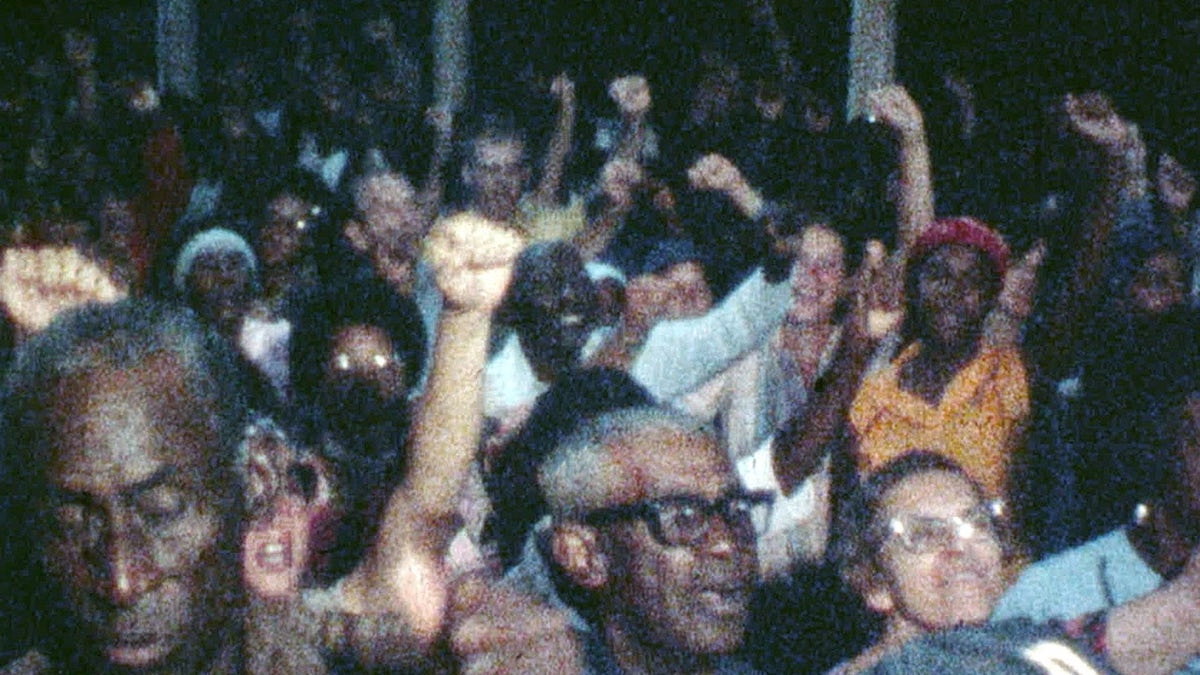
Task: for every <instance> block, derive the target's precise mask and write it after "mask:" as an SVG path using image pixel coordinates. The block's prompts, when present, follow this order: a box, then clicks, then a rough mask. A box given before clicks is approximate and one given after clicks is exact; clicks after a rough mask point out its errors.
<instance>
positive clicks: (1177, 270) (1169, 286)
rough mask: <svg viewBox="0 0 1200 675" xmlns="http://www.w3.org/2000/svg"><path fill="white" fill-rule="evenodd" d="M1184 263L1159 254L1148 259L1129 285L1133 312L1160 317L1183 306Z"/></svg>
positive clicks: (1172, 257)
mask: <svg viewBox="0 0 1200 675" xmlns="http://www.w3.org/2000/svg"><path fill="white" fill-rule="evenodd" d="M1184 293H1185V289H1184V280H1183V262H1182V261H1181V260H1180V259H1179V256H1177V255H1175V254H1173V253H1160V254H1158V255H1155V256H1152V257H1151V258H1149V259H1147V260H1146V262H1144V263H1142V266H1141V268H1139V269H1138V272H1137V274H1136V275H1135V276H1134V277H1133V281H1132V282H1131V283H1130V284H1129V296H1130V301H1131V302H1132V303H1133V309H1134V311H1135V312H1138V313H1141V314H1151V315H1153V314H1161V313H1163V312H1166V311H1168V310H1171V309H1174V308H1176V307H1178V306H1179V305H1180V304H1182V303H1183V298H1184Z"/></svg>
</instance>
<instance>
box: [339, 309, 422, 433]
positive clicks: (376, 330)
mask: <svg viewBox="0 0 1200 675" xmlns="http://www.w3.org/2000/svg"><path fill="white" fill-rule="evenodd" d="M407 382H408V378H407V374H406V372H405V367H404V361H402V360H401V359H400V358H399V357H398V356H397V355H396V352H395V347H394V345H393V344H392V340H391V338H390V337H389V336H388V334H387V331H385V330H384V329H382V328H380V327H378V326H368V325H362V324H356V325H352V326H346V327H344V328H342V329H341V330H339V331H338V332H337V333H336V334H335V335H334V338H333V341H332V343H331V345H330V350H329V354H328V358H327V359H326V362H325V381H324V383H323V390H324V396H325V407H326V411H327V413H328V414H329V415H330V417H331V418H335V419H336V420H339V421H341V422H344V423H345V425H346V426H347V427H348V428H347V429H345V431H351V430H355V431H359V432H361V431H364V429H363V428H362V427H363V426H364V425H367V426H373V425H375V424H380V423H386V422H389V421H392V420H391V419H390V418H391V417H392V416H393V415H394V414H396V406H398V405H403V402H404V395H405V393H406V392H407Z"/></svg>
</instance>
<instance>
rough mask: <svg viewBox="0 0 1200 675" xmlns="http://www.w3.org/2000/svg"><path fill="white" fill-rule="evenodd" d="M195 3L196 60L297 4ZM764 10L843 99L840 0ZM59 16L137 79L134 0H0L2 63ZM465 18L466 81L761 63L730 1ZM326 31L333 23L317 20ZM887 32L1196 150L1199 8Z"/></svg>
mask: <svg viewBox="0 0 1200 675" xmlns="http://www.w3.org/2000/svg"><path fill="white" fill-rule="evenodd" d="M199 3H200V12H201V15H202V25H201V29H202V36H203V37H202V45H203V52H202V54H203V58H204V60H205V61H206V62H208V63H211V62H212V61H213V60H214V59H219V58H222V57H223V56H224V55H226V54H228V53H230V52H231V51H233V50H254V51H261V52H264V53H273V52H274V51H275V50H278V49H280V48H281V44H280V41H281V40H284V39H286V38H285V36H286V31H285V30H284V29H283V27H282V25H281V23H282V18H281V17H282V16H283V15H284V12H286V11H287V10H288V9H289V8H290V7H292V6H294V5H295V4H296V3H295V2H294V1H289V2H283V1H281V0H199ZM325 4H326V7H327V8H331V9H332V11H331V12H330V13H329V14H330V16H332V17H339V18H343V17H344V18H345V19H347V20H346V21H345V22H344V23H346V24H350V23H351V22H350V21H349V19H350V18H352V17H355V16H357V15H359V13H360V12H362V11H365V10H367V9H369V8H370V7H372V6H373V5H375V6H377V5H383V6H385V7H387V8H389V10H391V11H393V12H394V13H395V15H396V16H397V17H398V21H397V23H399V24H401V25H402V29H403V30H406V31H408V32H409V34H410V35H412V36H415V37H417V38H418V39H420V38H421V37H422V36H425V35H427V34H428V26H429V18H430V14H431V4H432V3H430V2H422V1H414V0H395V1H394V2H386V3H381V2H378V1H377V0H348V1H342V2H334V1H332V0H331V1H330V2H327V3H325ZM775 6H776V11H777V13H778V15H779V17H780V21H781V23H782V24H783V26H784V28H785V30H786V31H787V32H788V34H789V35H790V36H791V38H792V42H793V47H794V51H795V54H796V56H797V58H798V60H799V62H800V64H801V66H802V70H803V71H804V73H805V75H806V81H807V83H808V84H809V85H810V86H811V87H812V88H814V89H816V90H818V91H822V92H825V93H827V94H830V95H832V96H834V97H837V98H838V99H839V100H838V106H839V108H840V106H841V102H840V96H842V95H843V93H844V92H843V90H844V84H843V82H844V79H845V73H846V58H845V53H846V46H847V44H848V26H849V18H850V17H849V13H850V10H849V2H848V0H775ZM72 22H78V23H83V24H86V25H90V26H92V27H94V28H96V29H98V30H97V32H98V33H100V34H101V35H102V36H103V38H102V39H103V41H104V43H103V44H102V55H103V57H104V58H106V59H107V62H108V63H109V64H110V66H112V67H119V68H123V69H126V70H134V71H136V70H139V69H140V70H142V71H143V72H145V73H146V74H149V73H148V72H147V71H149V68H150V67H151V66H149V65H148V64H152V63H153V31H154V7H153V2H147V1H145V0H107V1H104V2H99V1H93V2H67V1H65V0H37V1H32V0H4V2H0V25H2V26H3V33H2V34H0V40H2V43H0V44H2V45H3V49H4V55H5V56H6V57H7V58H6V63H8V64H9V67H11V64H13V63H20V62H21V61H22V60H23V59H25V58H27V55H28V54H29V53H30V51H31V50H37V49H45V48H46V47H47V45H53V44H54V43H55V38H54V37H53V36H54V35H55V33H56V31H57V29H58V27H60V26H62V25H64V24H67V23H72ZM472 23H473V33H474V57H473V67H474V69H475V76H476V81H477V82H486V83H488V87H487V89H490V90H493V91H496V90H503V89H504V87H506V86H507V85H508V83H509V82H511V81H512V80H513V78H514V77H516V73H518V72H520V71H521V69H522V68H531V69H532V70H533V71H534V72H535V73H537V74H542V75H544V74H546V73H550V74H552V73H553V72H554V71H556V70H557V69H560V68H564V67H565V68H566V69H568V70H569V71H572V73H573V74H574V75H575V76H576V78H577V80H579V82H580V86H581V88H582V90H583V92H584V94H585V96H587V95H597V94H598V92H600V91H601V90H602V87H603V83H604V82H605V81H606V80H607V79H609V78H610V77H612V76H613V75H617V74H620V73H625V72H629V71H634V70H637V71H642V72H645V73H647V74H648V75H649V76H650V77H651V78H652V83H653V84H654V85H655V87H656V91H657V92H658V93H659V94H661V95H662V96H663V97H664V98H665V99H666V101H667V102H668V104H669V102H670V101H671V100H672V99H673V98H674V97H675V95H676V93H677V91H681V90H683V89H684V88H686V86H687V84H689V83H690V80H689V78H690V76H691V75H692V74H694V72H695V63H696V57H697V54H698V53H699V50H700V49H701V47H702V46H720V47H723V48H724V49H725V50H726V51H727V52H729V53H731V54H733V55H735V56H736V58H737V59H738V60H739V61H740V62H741V64H742V66H743V68H744V69H748V70H750V71H751V72H753V70H754V69H755V68H759V67H762V66H763V64H765V63H767V62H768V61H769V59H770V56H769V51H768V44H767V42H766V40H765V37H764V36H763V35H761V34H759V33H758V32H757V31H756V30H754V29H753V27H752V24H751V21H750V18H749V15H748V12H747V11H746V10H745V8H744V7H743V6H742V3H739V2H736V1H733V0H657V1H653V2H651V1H648V0H591V1H588V2H581V1H579V0H476V2H474V3H473V11H472ZM338 30H339V28H338V25H337V21H336V20H335V21H333V22H331V24H330V26H329V27H328V28H327V32H329V33H331V34H333V33H337V32H338ZM347 30H350V31H352V30H353V28H352V27H349V26H348V27H347ZM899 31H900V32H899V35H900V37H899V51H898V69H899V76H900V79H901V80H902V81H903V82H905V83H906V84H908V85H909V86H910V88H912V89H913V90H914V92H921V91H923V90H925V89H927V88H929V87H933V86H934V85H935V84H936V82H937V81H938V80H939V79H940V73H941V71H942V70H944V69H946V68H954V69H956V70H958V71H960V72H963V73H965V74H967V75H968V76H969V77H971V78H972V79H973V80H974V81H975V82H976V83H977V92H978V93H979V95H980V97H981V99H982V103H983V105H985V106H988V107H990V108H991V109H993V110H995V111H997V112H999V113H1000V114H1001V115H1003V116H1005V117H1019V116H1021V115H1022V114H1025V113H1027V112H1028V111H1029V110H1030V109H1031V107H1032V106H1039V105H1042V104H1044V103H1045V102H1046V101H1047V100H1049V99H1050V98H1052V97H1054V96H1057V95H1058V94H1060V93H1061V92H1063V91H1065V90H1076V91H1078V90H1082V89H1090V88H1100V89H1103V90H1105V91H1107V92H1109V93H1110V95H1112V96H1113V98H1114V99H1115V100H1116V101H1117V103H1118V105H1119V107H1120V109H1121V110H1122V111H1123V112H1124V113H1125V114H1126V115H1127V116H1129V117H1131V118H1133V119H1135V120H1137V121H1139V122H1140V123H1142V124H1143V126H1144V127H1145V128H1147V129H1150V130H1153V132H1154V133H1157V134H1160V135H1161V136H1163V137H1164V138H1166V139H1169V140H1168V141H1167V142H1168V143H1169V144H1170V145H1172V146H1174V147H1177V148H1178V149H1179V150H1180V151H1181V154H1183V155H1184V156H1185V157H1186V158H1187V159H1188V160H1190V161H1189V163H1191V164H1192V165H1193V166H1195V165H1196V161H1195V160H1196V159H1197V157H1198V156H1200V155H1198V154H1197V150H1198V146H1200V130H1198V126H1200V125H1197V122H1196V121H1197V114H1198V112H1200V103H1198V101H1197V93H1200V86H1198V85H1200V75H1197V74H1196V70H1197V68H1196V66H1197V57H1196V54H1197V52H1198V51H1200V50H1198V49H1197V45H1200V3H1196V2H1179V3H1171V2H1162V1H1158V0H1155V1H1145V0H1142V1H1137V0H1113V1H1107V2H1101V3H1085V2H1014V1H1004V0H977V1H974V2H953V3H951V2H945V1H944V0H903V1H902V2H901V3H900V7H899ZM113 64H119V65H113ZM483 93H486V92H483ZM585 100H586V99H585Z"/></svg>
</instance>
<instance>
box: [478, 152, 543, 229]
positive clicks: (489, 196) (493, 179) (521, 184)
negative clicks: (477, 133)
mask: <svg viewBox="0 0 1200 675" xmlns="http://www.w3.org/2000/svg"><path fill="white" fill-rule="evenodd" d="M467 178H468V183H470V184H471V186H472V187H473V192H474V196H475V208H476V209H477V210H479V211H480V212H481V213H483V214H484V215H486V216H487V217H489V218H492V219H494V220H510V219H512V217H513V215H514V214H515V213H516V209H517V203H518V202H519V201H520V200H521V194H522V192H524V190H525V181H526V179H528V178H529V170H528V168H526V166H525V146H524V144H523V143H521V142H520V141H517V140H511V139H509V140H500V139H482V140H478V141H476V142H475V147H474V157H473V158H472V164H471V168H470V171H469V174H468V177H467Z"/></svg>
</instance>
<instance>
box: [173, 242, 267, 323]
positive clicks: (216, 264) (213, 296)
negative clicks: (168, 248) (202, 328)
mask: <svg viewBox="0 0 1200 675" xmlns="http://www.w3.org/2000/svg"><path fill="white" fill-rule="evenodd" d="M251 283H252V280H251V273H250V265H249V263H248V262H247V261H246V258H245V257H244V256H242V254H240V253H238V252H236V251H213V252H209V253H203V254H201V255H199V256H197V257H196V259H195V261H193V263H192V271H191V273H190V274H189V275H188V290H189V294H190V298H189V303H188V304H189V305H190V306H191V307H192V309H194V310H196V312H197V313H198V314H199V315H200V316H201V318H203V319H204V320H205V321H209V322H212V323H214V324H217V325H225V324H228V323H230V322H234V321H237V320H238V319H240V318H241V316H242V314H243V313H244V312H245V310H246V307H247V303H248V302H249V301H250V296H251Z"/></svg>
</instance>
